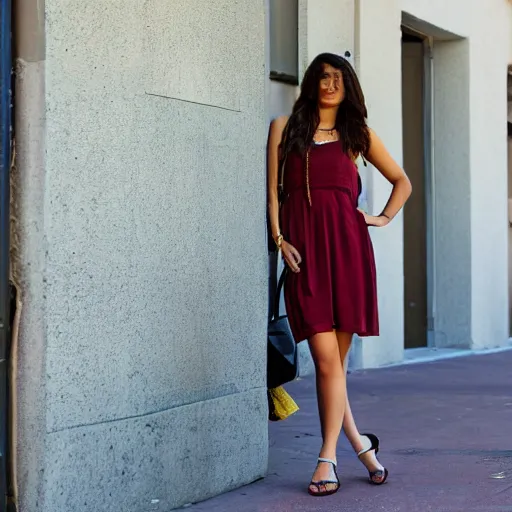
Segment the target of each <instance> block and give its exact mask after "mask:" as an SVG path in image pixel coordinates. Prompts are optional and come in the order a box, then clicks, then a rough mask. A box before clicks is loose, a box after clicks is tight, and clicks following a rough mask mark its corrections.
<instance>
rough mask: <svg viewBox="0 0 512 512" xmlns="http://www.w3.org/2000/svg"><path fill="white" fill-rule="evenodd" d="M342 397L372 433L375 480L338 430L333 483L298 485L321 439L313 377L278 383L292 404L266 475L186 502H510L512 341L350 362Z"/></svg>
mask: <svg viewBox="0 0 512 512" xmlns="http://www.w3.org/2000/svg"><path fill="white" fill-rule="evenodd" d="M348 386H349V397H350V400H351V405H352V410H353V412H354V416H355V419H356V422H357V424H358V427H359V429H360V431H362V432H364V431H367V432H373V433H375V434H377V435H378V436H379V437H380V440H381V451H380V453H379V458H380V460H381V462H382V463H383V464H384V465H385V466H386V467H387V468H388V469H389V473H390V475H389V479H388V482H387V483H386V484H384V485H383V486H380V487H377V486H372V485H370V484H368V483H367V477H366V475H367V474H366V473H365V471H364V467H363V466H362V464H361V463H360V462H359V461H358V459H357V458H356V456H355V455H354V454H353V452H352V451H351V449H350V448H349V445H348V442H347V440H346V439H345V438H344V437H343V436H342V439H341V442H340V447H339V451H338V464H339V473H340V478H341V483H342V487H341V489H340V491H339V492H338V493H337V494H335V495H333V496H330V497H325V498H314V497H310V496H309V495H308V494H307V493H306V489H307V485H308V482H309V479H310V477H311V475H312V472H313V469H314V466H315V459H316V456H317V455H318V450H319V447H320V432H319V423H318V415H317V409H316V398H315V384H314V380H313V378H311V377H308V378H306V379H304V380H300V381H297V382H294V383H293V384H290V385H289V386H288V387H287V389H288V392H289V393H290V394H291V395H292V396H293V398H294V399H295V400H296V402H297V403H298V405H299V407H300V411H299V412H298V413H297V414H296V415H294V416H292V417H291V418H289V419H287V420H285V421H283V422H278V423H271V424H270V427H269V428H270V461H269V472H268V475H267V477H266V478H265V479H263V480H260V481H258V482H256V483H254V484H251V485H248V486H246V487H243V488H241V489H238V490H235V491H232V492H230V493H227V494H224V495H222V496H218V497H216V498H214V499H211V500H208V501H205V502H202V503H199V504H196V505H192V506H190V507H188V510H190V511H191V512H203V511H208V512H302V511H308V512H324V511H325V512H327V511H329V512H338V511H339V512H342V511H343V512H345V511H346V512H363V511H364V512H374V511H375V512H376V511H379V512H381V511H384V512H430V511H432V512H498V511H500V512H504V511H507V512H512V351H507V352H501V353H495V354H490V355H478V356H468V357H461V358H457V359H449V360H443V361H437V362H432V363H425V364H414V365H406V366H398V367H393V368H385V369H377V370H369V371H362V372H357V373H353V374H351V375H349V377H348Z"/></svg>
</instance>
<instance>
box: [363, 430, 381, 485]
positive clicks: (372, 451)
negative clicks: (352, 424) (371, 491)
mask: <svg viewBox="0 0 512 512" xmlns="http://www.w3.org/2000/svg"><path fill="white" fill-rule="evenodd" d="M361 442H362V443H363V449H362V450H361V451H360V452H359V453H358V454H357V456H358V457H359V460H360V461H361V462H362V463H363V464H364V466H365V467H366V469H367V470H368V475H369V480H370V483H372V484H375V485H381V484H383V483H384V482H385V481H386V479H387V477H388V470H387V469H386V468H385V467H384V466H383V465H382V464H381V463H380V462H379V461H378V460H377V453H378V451H379V439H378V437H377V436H375V435H373V434H361Z"/></svg>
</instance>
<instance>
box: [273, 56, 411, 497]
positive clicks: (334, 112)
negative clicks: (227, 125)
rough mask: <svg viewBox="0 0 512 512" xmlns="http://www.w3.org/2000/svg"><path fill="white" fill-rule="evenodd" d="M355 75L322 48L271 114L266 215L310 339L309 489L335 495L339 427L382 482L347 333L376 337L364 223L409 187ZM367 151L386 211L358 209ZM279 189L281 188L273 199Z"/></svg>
mask: <svg viewBox="0 0 512 512" xmlns="http://www.w3.org/2000/svg"><path fill="white" fill-rule="evenodd" d="M366 118H367V111H366V106H365V102H364V96H363V93H362V91H361V86H360V84H359V81H358V79H357V76H356V74H355V72H354V70H353V68H352V67H351V66H350V64H349V63H348V62H347V60H345V59H344V58H342V57H340V56H337V55H333V54H329V53H325V54H322V55H319V56H318V57H317V58H316V59H315V60H314V61H313V62H312V63H311V65H310V66H309V68H308V69H307V71H306V73H305V75H304V79H303V82H302V85H301V93H300V96H299V98H298V100H297V102H296V103H295V106H294V108H293V112H292V114H291V116H290V117H289V118H286V117H281V118H278V119H276V120H275V121H273V122H272V124H271V127H270V137H269V155H268V156H269V159H268V162H269V218H270V224H271V229H272V236H273V238H274V241H275V243H276V245H277V247H278V248H279V249H280V250H281V251H282V254H283V257H284V259H285V261H286V263H287V265H288V266H289V268H290V269H291V270H292V272H291V273H289V275H288V277H287V281H286V286H285V302H286V309H287V313H288V318H289V321H290V326H291V329H292V332H293V335H294V337H295V340H296V341H297V342H300V341H301V340H305V339H307V340H309V345H310V348H311V353H312V356H313V360H314V363H315V367H316V384H317V398H318V409H319V414H320V422H321V428H322V440H323V443H322V447H321V450H320V456H319V459H318V464H317V466H316V470H315V472H314V474H313V478H312V481H311V484H310V486H309V489H308V491H309V493H310V494H312V495H313V496H326V495H329V494H333V493H335V492H336V491H337V490H338V489H339V487H340V482H339V479H338V475H337V473H336V446H337V442H338V437H339V434H340V431H341V428H342V426H343V430H344V432H345V434H346V435H347V438H348V439H349V441H350V443H351V445H352V447H353V448H354V450H355V452H356V453H357V454H358V456H359V458H360V460H361V462H362V463H363V464H364V465H365V466H366V468H367V470H368V471H369V478H370V482H371V483H373V484H377V485H380V484H383V483H384V482H385V480H386V478H387V475H388V472H387V470H386V469H385V468H384V467H383V466H382V465H381V464H380V463H379V461H378V460H377V458H376V454H377V452H378V447H379V440H378V439H377V437H376V436H374V435H373V434H363V435H360V434H359V431H358V429H357V427H356V424H355V422H354V418H353V416H352V412H351V410H350V404H349V401H348V398H347V390H346V381H345V378H346V365H347V354H348V352H349V348H350V344H351V340H352V336H353V334H358V335H359V336H377V335H378V334H379V325H378V313H377V289H376V278H375V261H374V256H373V248H372V244H371V240H370V236H369V234H368V226H375V227H384V226H386V225H387V224H388V223H389V222H390V221H391V220H392V219H393V218H394V217H395V215H397V213H398V212H399V211H400V209H401V208H402V207H403V205H404V203H405V202H406V200H407V198H408V197H409V195H410V194H411V184H410V182H409V179H408V178H407V176H406V175H405V173H404V171H403V170H402V169H401V168H400V167H399V166H398V164H397V163H396V162H395V161H394V160H393V159H392V158H391V156H390V155H389V153H388V152H387V150H386V148H385V147H384V145H383V143H382V142H381V140H380V139H379V138H378V137H377V135H376V134H375V133H374V132H373V131H372V130H370V129H369V128H368V126H367V124H366ZM359 156H361V157H364V158H365V159H366V160H368V161H369V162H370V163H372V164H373V166H374V167H375V168H376V169H378V171H379V172H380V173H381V174H382V175H383V176H384V177H385V178H386V179H387V180H388V181H389V182H390V183H391V184H392V185H393V191H392V193H391V196H390V198H389V201H388V202H387V204H386V206H385V208H384V209H383V210H382V213H381V214H380V215H378V216H373V215H368V214H367V213H365V212H363V211H360V210H358V209H357V200H358V194H359V190H360V188H359V185H360V181H359V175H358V172H357V167H356V165H355V164H354V161H355V160H356V158H358V157H359ZM279 192H282V195H281V197H279Z"/></svg>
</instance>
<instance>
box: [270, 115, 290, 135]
mask: <svg viewBox="0 0 512 512" xmlns="http://www.w3.org/2000/svg"><path fill="white" fill-rule="evenodd" d="M288 119H290V116H279V117H276V118H275V119H273V120H272V121H271V123H270V129H271V130H273V131H276V132H281V133H282V132H283V130H284V128H285V126H286V124H287V123H288Z"/></svg>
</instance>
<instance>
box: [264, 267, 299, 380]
mask: <svg viewBox="0 0 512 512" xmlns="http://www.w3.org/2000/svg"><path fill="white" fill-rule="evenodd" d="M287 272H288V267H285V268H284V270H283V272H282V273H281V277H280V278H279V283H278V285H277V290H276V295H275V297H274V311H273V314H272V317H271V319H270V321H269V323H268V343H267V346H268V348H267V351H268V354H267V387H268V388H269V389H273V388H277V387H279V386H282V385H283V384H286V383H287V382H291V381H292V380H295V379H296V378H297V377H298V375H299V356H298V351H297V343H295V339H294V338H293V334H292V331H291V329H290V325H289V323H288V317H287V316H286V315H283V316H280V315H279V303H280V298H281V292H282V290H283V285H284V281H285V278H286V274H287Z"/></svg>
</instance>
